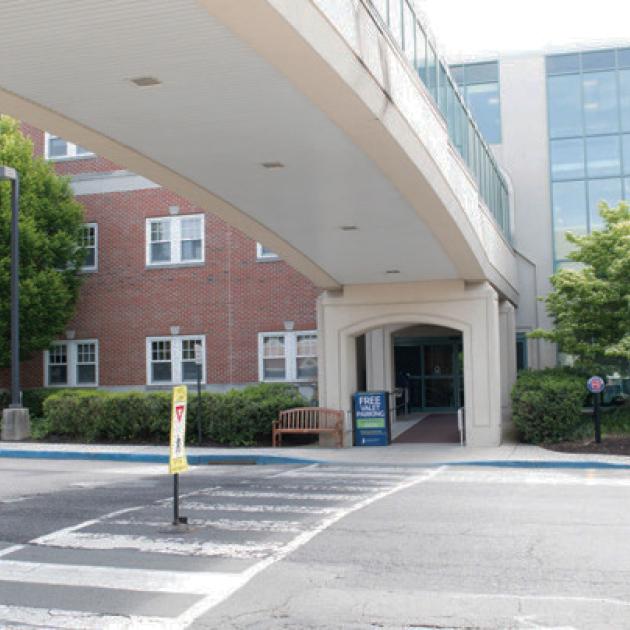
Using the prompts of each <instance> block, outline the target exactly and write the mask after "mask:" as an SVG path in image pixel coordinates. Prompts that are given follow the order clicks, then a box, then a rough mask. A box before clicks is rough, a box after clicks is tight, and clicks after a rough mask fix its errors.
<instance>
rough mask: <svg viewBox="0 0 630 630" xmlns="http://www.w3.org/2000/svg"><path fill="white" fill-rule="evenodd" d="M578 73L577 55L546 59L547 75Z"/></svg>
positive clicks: (555, 56) (578, 61) (578, 58)
mask: <svg viewBox="0 0 630 630" xmlns="http://www.w3.org/2000/svg"><path fill="white" fill-rule="evenodd" d="M579 71H580V56H579V55H573V54H571V55H553V56H551V57H547V74H565V73H568V72H579Z"/></svg>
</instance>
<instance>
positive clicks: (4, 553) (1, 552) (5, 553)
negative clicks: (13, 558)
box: [0, 545, 26, 557]
mask: <svg viewBox="0 0 630 630" xmlns="http://www.w3.org/2000/svg"><path fill="white" fill-rule="evenodd" d="M25 546H26V545H11V546H10V547H5V548H4V549H0V557H2V556H8V555H10V554H12V553H15V552H16V551H21V550H22V549H24V547H25Z"/></svg>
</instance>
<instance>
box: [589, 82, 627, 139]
mask: <svg viewBox="0 0 630 630" xmlns="http://www.w3.org/2000/svg"><path fill="white" fill-rule="evenodd" d="M582 83H583V86H584V125H585V128H586V134H587V135H589V134H596V133H614V132H616V131H618V129H619V113H618V110H617V77H616V76H615V73H614V72H590V73H588V74H585V75H584V77H583V80H582Z"/></svg>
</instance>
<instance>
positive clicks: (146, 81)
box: [130, 77, 162, 87]
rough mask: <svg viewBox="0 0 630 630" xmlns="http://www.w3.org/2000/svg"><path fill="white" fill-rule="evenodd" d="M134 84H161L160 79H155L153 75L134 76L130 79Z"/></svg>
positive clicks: (145, 85)
mask: <svg viewBox="0 0 630 630" xmlns="http://www.w3.org/2000/svg"><path fill="white" fill-rule="evenodd" d="M130 80H131V82H132V83H133V84H134V85H137V86H138V87H153V86H154V85H161V84H162V81H160V80H159V79H156V78H155V77H136V78H135V79H130Z"/></svg>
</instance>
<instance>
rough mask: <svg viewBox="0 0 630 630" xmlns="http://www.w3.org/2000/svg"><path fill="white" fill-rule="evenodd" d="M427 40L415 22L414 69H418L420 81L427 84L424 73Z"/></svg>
mask: <svg viewBox="0 0 630 630" xmlns="http://www.w3.org/2000/svg"><path fill="white" fill-rule="evenodd" d="M426 46H427V40H426V38H425V36H424V32H423V31H422V29H421V28H420V25H419V24H418V23H417V22H416V68H417V69H418V74H419V75H420V78H421V79H422V82H423V83H426V82H427V72H426V63H427V50H426Z"/></svg>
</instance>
